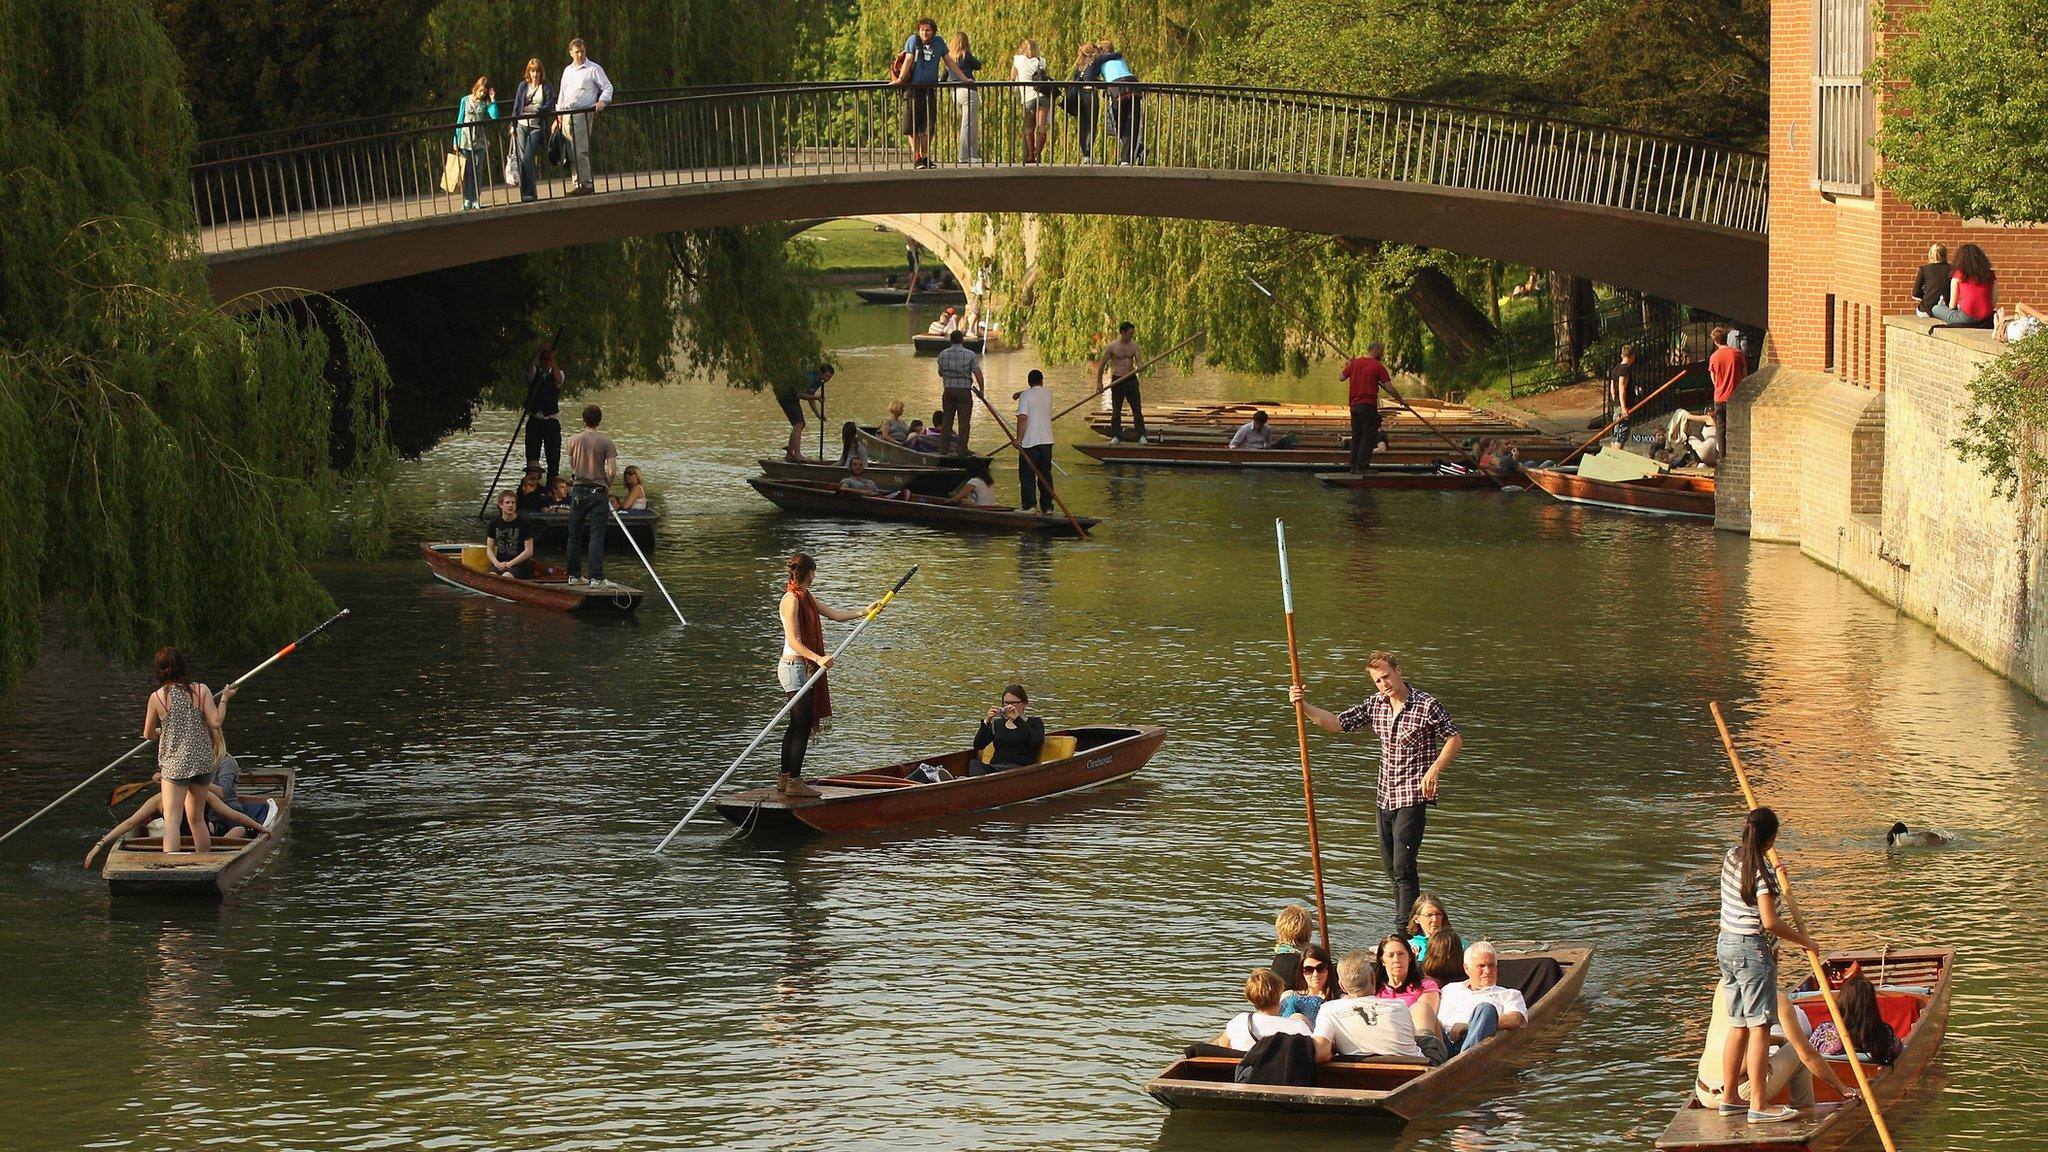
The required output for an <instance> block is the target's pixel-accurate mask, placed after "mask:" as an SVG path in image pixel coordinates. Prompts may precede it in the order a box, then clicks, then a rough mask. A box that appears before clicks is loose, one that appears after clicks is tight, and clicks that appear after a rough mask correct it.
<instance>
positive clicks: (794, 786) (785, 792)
mask: <svg viewBox="0 0 2048 1152" xmlns="http://www.w3.org/2000/svg"><path fill="white" fill-rule="evenodd" d="M775 791H776V793H777V794H778V795H781V796H788V797H790V798H791V799H795V800H815V799H817V798H818V797H820V796H823V795H824V793H823V792H820V791H818V790H817V789H816V788H813V787H811V786H810V785H809V784H806V783H804V781H803V777H801V776H791V775H789V774H788V773H783V774H782V775H780V776H777V777H776V778H775Z"/></svg>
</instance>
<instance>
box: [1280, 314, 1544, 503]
mask: <svg viewBox="0 0 2048 1152" xmlns="http://www.w3.org/2000/svg"><path fill="white" fill-rule="evenodd" d="M1245 280H1246V281H1247V282H1248V283H1250V284H1251V286H1252V287H1254V288H1257V289H1258V290H1259V292H1260V293H1261V294H1262V295H1264V296H1265V297H1266V299H1268V300H1271V301H1272V302H1273V303H1274V304H1277V305H1279V307H1280V310H1281V311H1282V312H1285V313H1286V314H1287V315H1288V316H1289V317H1291V318H1292V319H1293V320H1294V321H1295V322H1297V323H1299V324H1301V325H1303V326H1304V327H1306V328H1307V329H1308V330H1309V331H1310V332H1311V333H1313V334H1314V335H1315V338H1316V339H1318V340H1321V341H1322V342H1323V343H1324V344H1326V345H1328V346H1329V349H1330V351H1332V352H1335V353H1336V354H1337V355H1339V356H1343V357H1346V358H1348V357H1349V356H1350V355H1351V353H1349V352H1347V351H1345V349H1344V346H1343V345H1341V344H1339V343H1337V342H1336V341H1335V340H1332V339H1331V338H1330V337H1329V336H1328V335H1326V334H1325V333H1324V332H1323V330H1322V329H1320V328H1318V327H1316V326H1315V325H1314V324H1311V323H1309V322H1308V320H1307V319H1306V318H1305V317H1303V316H1302V315H1301V314H1300V313H1298V312H1296V311H1295V310H1294V309H1292V308H1289V307H1288V306H1287V305H1285V304H1281V303H1280V297H1278V296H1275V295H1274V294H1273V290H1272V289H1271V288H1268V287H1266V286H1265V285H1264V284H1261V283H1259V282H1258V281H1257V280H1253V279H1252V278H1251V277H1249V276H1247V277H1245ZM1380 387H1382V388H1384V389H1386V391H1387V395H1389V396H1392V397H1393V398H1394V403H1396V404H1399V405H1400V406H1401V407H1402V408H1403V409H1405V410H1406V411H1407V413H1408V414H1409V415H1410V416H1413V417H1415V418H1416V419H1417V420H1420V421H1421V422H1422V426H1423V427H1424V428H1427V429H1429V430H1430V432H1431V433H1432V434H1433V435H1435V436H1436V438H1437V439H1439V440H1441V441H1443V442H1444V445H1445V446H1446V447H1448V448H1449V449H1450V450H1451V451H1453V452H1456V453H1457V454H1458V455H1460V456H1463V457H1464V458H1466V459H1467V460H1470V461H1472V463H1473V464H1474V465H1475V466H1476V467H1478V469H1479V470H1480V471H1481V472H1484V473H1486V478H1487V479H1489V480H1491V481H1493V482H1494V483H1496V484H1498V485H1500V486H1501V487H1503V488H1509V487H1513V488H1521V487H1524V485H1523V483H1522V482H1520V481H1516V480H1514V479H1513V478H1512V477H1507V476H1502V475H1500V474H1499V473H1497V472H1495V471H1493V470H1492V469H1491V468H1488V467H1486V466H1485V465H1484V464H1480V463H1479V457H1477V456H1474V455H1473V454H1472V453H1471V452H1469V451H1467V450H1466V449H1465V447H1464V446H1463V445H1461V444H1458V443H1457V442H1456V441H1453V440H1452V439H1451V438H1450V437H1449V436H1446V435H1444V434H1443V430H1442V429H1440V428H1438V427H1437V426H1436V425H1435V424H1434V423H1432V422H1431V421H1430V419H1429V417H1427V416H1424V415H1423V414H1422V413H1420V412H1417V411H1416V410H1415V409H1414V407H1413V406H1411V405H1410V404H1409V403H1408V401H1407V400H1405V399H1403V398H1402V396H1401V393H1399V392H1398V391H1395V389H1394V385H1393V384H1392V382H1388V383H1386V384H1382V385H1380Z"/></svg>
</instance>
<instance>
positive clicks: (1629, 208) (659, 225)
mask: <svg viewBox="0 0 2048 1152" xmlns="http://www.w3.org/2000/svg"><path fill="white" fill-rule="evenodd" d="M1060 87H1065V86H1060ZM980 88H981V90H982V92H981V106H980V121H981V123H980V127H981V133H980V135H981V146H980V162H979V163H965V162H961V160H960V158H959V156H958V155H957V149H956V132H955V126H954V123H953V117H954V112H953V103H952V101H950V100H941V101H939V102H938V120H937V124H936V133H935V139H936V141H937V142H936V144H935V146H934V154H935V158H936V159H937V160H938V161H939V166H938V168H937V169H936V170H921V169H918V168H916V167H914V165H913V162H912V157H911V155H910V152H909V151H908V149H907V145H906V141H905V139H904V138H903V137H902V136H901V135H900V134H899V133H898V116H899V106H900V101H901V100H902V90H900V89H896V88H890V87H887V86H885V85H877V84H826V85H807V86H783V87H747V88H737V89H717V90H686V91H684V92H682V93H681V94H676V95H666V96H662V97H659V98H654V99H644V100H627V101H624V102H621V103H618V104H614V105H612V106H611V107H610V108H608V109H606V110H605V111H604V112H602V113H598V114H596V116H595V119H596V121H597V130H596V132H595V134H594V139H595V142H596V143H595V150H594V157H595V162H596V169H597V173H598V187H599V189H600V192H601V194H600V195H595V196H573V197H572V196H567V195H566V194H565V193H566V192H567V189H568V184H567V182H566V181H565V180H563V179H562V178H561V177H560V176H559V174H558V171H557V170H554V169H549V170H548V173H549V174H550V177H551V178H549V179H544V180H543V181H542V182H541V188H540V195H541V198H540V200H539V201H538V202H536V203H531V204H520V203H518V202H517V193H516V190H515V189H511V188H508V187H506V186H505V185H504V184H503V182H502V179H500V178H499V177H501V175H502V171H503V167H504V161H505V150H506V148H507V145H508V141H509V138H510V132H509V131H508V126H509V122H503V121H501V122H497V123H491V124H487V125H483V129H484V130H483V133H482V134H483V137H484V139H485V140H486V142H487V154H486V166H487V169H488V172H489V174H490V176H491V177H492V178H491V179H490V180H489V181H488V184H487V187H488V189H489V191H488V192H487V193H486V194H485V197H484V199H485V203H486V205H487V208H486V210H485V211H481V212H463V211H461V210H460V209H461V196H460V194H459V192H458V193H457V194H453V195H451V194H447V193H444V192H442V191H441V189H440V187H439V181H440V178H441V175H442V170H443V163H444V161H445V159H446V156H447V153H448V149H449V146H450V144H451V142H452V132H453V128H454V126H453V125H452V124H445V123H444V124H417V123H413V124H407V123H395V122H382V123H368V124H359V125H356V126H343V127H342V128H341V129H340V130H329V131H325V132H321V131H314V132H310V133H309V132H294V133H276V134H270V135H268V136H263V137H249V138H242V139H240V140H236V141H222V142H217V143H215V144H212V145H209V146H208V147H207V148H206V149H205V150H204V151H203V152H202V156H201V159H200V161H199V162H198V163H196V164H195V165H194V166H193V168H192V198H193V208H194V211H195V213H196V214H197V217H198V219H199V221H200V224H201V229H200V234H199V245H200V248H201V250H202V252H203V253H204V254H205V257H206V260H207V263H208V265H209V267H210V269H211V271H212V277H213V289H214V294H215V296H216V298H219V299H222V300H228V299H232V298H234V297H237V296H240V295H242V294H244V293H247V292H251V291H255V290H258V289H264V288H272V287H281V288H289V289H298V290H306V291H326V290H332V289H336V288H345V287H350V286H352V285H356V284H363V283H370V282H374V281H379V280H387V279H392V278H395V277H399V276H407V275H412V274H415V273H420V272H427V271H432V270H435V269H439V268H447V267H452V266H456V265H461V264H468V263H472V262H475V261H479V260H487V259H493V258H496V257H501V256H509V255H517V254H521V253H526V252H534V251H540V250H544V249H549V248H557V247H562V246H565V245H572V244H584V243H591V242H595V241H601V240H609V239H616V238H619V237H624V236H633V235H643V234H652V233H660V232H669V231H675V230H679V229H686V228H701V227H711V226H719V225H733V224H758V223H767V222H771V221H788V220H808V219H816V218H819V217H830V216H882V215H895V214H905V213H921V212H1066V213H1097V214H1108V215H1125V216H1160V217H1180V218H1190V219H1208V220H1227V221H1234V222H1238V223H1244V224H1260V225H1272V226H1277V227H1282V228H1291V229H1297V230H1301V231H1308V232H1321V233H1329V234H1333V235H1347V236H1363V237H1371V238H1374V239H1380V240H1387V241H1394V242H1399V243H1407V244H1418V245H1424V246H1427V247H1432V248H1442V249H1446V250H1449V251H1453V252H1460V253H1465V254H1468V255H1474V256H1484V257H1489V258H1492V259H1497V260H1506V261H1513V262H1516V263H1522V264H1529V265H1533V266H1535V267H1539V268H1547V269H1555V270H1558V271H1562V272H1568V273H1572V274H1575V275H1580V276H1585V277H1589V278H1591V279H1594V280H1598V281H1601V282H1603V283H1608V284H1614V285H1617V286H1620V287H1623V288H1629V289H1635V290H1640V291H1644V292H1649V293H1652V294H1655V295H1658V296H1663V297H1666V298H1669V299H1674V300H1680V301H1684V302H1686V303H1690V304H1694V305H1697V306H1700V307H1703V308H1706V309H1709V310H1711V311H1714V312H1718V313H1721V314H1723V315H1726V316H1730V317H1733V318H1734V319H1737V320H1740V321H1744V322H1747V323H1762V322H1763V321H1764V319H1765V317H1764V298H1765V283H1764V281H1765V232H1764V229H1765V197H1766V192H1767V184H1766V181H1767V166H1766V161H1765V158H1764V157H1763V156H1762V155H1760V154H1757V153H1753V152H1744V151H1738V150H1734V149H1728V148H1723V147H1719V146H1716V145H1711V144H1705V143H1701V142H1698V141H1690V140H1679V139H1670V138H1665V137H1658V136H1649V135H1643V134H1640V133H1632V132H1625V131H1620V130H1617V129H1612V128H1603V127H1599V126H1595V125H1587V124H1579V123H1573V122H1568V121H1559V120H1549V119H1540V118H1534V117H1524V116H1515V115H1509V114H1505V113H1498V112H1488V111H1483V110H1477V109H1470V108H1458V107H1450V106H1444V105H1431V104H1418V103H1410V102H1404V101H1391V100H1381V99H1374V98H1370V97H1363V96H1352V95H1346V94H1342V93H1327V92H1299V91H1276V90H1270V89H1252V88H1230V87H1209V86H1192V85H1147V86H1145V87H1144V88H1143V89H1142V90H1141V93H1142V94H1141V96H1140V97H1139V101H1138V108H1139V115H1138V117H1136V120H1137V131H1136V133H1135V141H1136V143H1137V144H1138V146H1139V147H1140V148H1141V150H1142V151H1141V154H1140V155H1139V156H1138V157H1137V158H1136V159H1137V161H1138V162H1136V163H1134V164H1131V165H1128V166H1124V165H1119V164H1117V163H1115V160H1116V158H1117V156H1116V153H1117V149H1118V146H1119V140H1118V136H1117V133H1116V132H1115V131H1114V127H1115V125H1114V124H1113V122H1111V123H1104V124H1103V125H1102V127H1101V131H1100V132H1099V133H1098V134H1097V138H1096V139H1095V141H1094V152H1095V154H1094V156H1093V157H1089V158H1086V159H1092V160H1093V161H1094V163H1092V164H1090V163H1085V162H1084V157H1083V155H1082V154H1081V152H1080V149H1079V141H1078V139H1077V134H1076V125H1077V121H1076V120H1075V119H1074V118H1072V117H1070V116H1068V115H1066V114H1065V113H1064V112H1056V113H1055V115H1054V119H1053V131H1054V138H1053V143H1052V145H1051V147H1050V148H1049V149H1048V151H1047V154H1046V156H1045V157H1044V158H1043V162H1041V163H1038V164H1034V165H1027V164H1025V163H1023V159H1024V144H1023V141H1024V123H1023V114H1022V110H1021V102H1020V101H1019V100H1018V99H1017V93H1016V90H1015V88H1016V86H1014V85H1006V84H983V85H980ZM1089 94H1090V95H1091V96H1092V95H1097V94H1098V93H1097V92H1090V93H1089ZM1061 95H1065V93H1061ZM1108 103H1110V102H1109V101H1104V104H1105V105H1107V104H1108ZM1122 106H1123V107H1126V108H1127V107H1129V104H1128V103H1127V102H1126V103H1124V104H1123V105H1122ZM1128 123H1129V121H1128V120H1127V121H1126V125H1128Z"/></svg>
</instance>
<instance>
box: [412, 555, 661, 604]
mask: <svg viewBox="0 0 2048 1152" xmlns="http://www.w3.org/2000/svg"><path fill="white" fill-rule="evenodd" d="M463 547H464V545H461V544H422V545H420V554H421V555H422V556H424V557H425V558H426V561H427V570H428V571H429V572H432V573H433V574H434V578H435V579H436V580H439V581H441V582H442V583H444V584H452V585H454V586H455V587H457V588H461V589H463V590H464V591H468V592H475V593H478V594H480V595H484V596H489V597H492V598H493V599H497V600H510V601H512V602H514V603H517V604H531V605H532V606H534V607H536V608H546V609H548V610H550V611H553V612H589V613H611V612H631V611H633V610H634V609H636V608H638V607H640V599H641V597H642V595H643V593H642V592H641V591H640V590H639V589H638V588H629V587H627V586H626V585H624V584H613V585H611V586H609V587H607V588H602V589H597V590H591V589H588V588H581V587H577V588H572V587H570V586H569V585H568V583H567V582H566V576H565V574H564V573H563V571H562V569H560V568H558V567H556V566H555V565H553V564H541V563H535V564H534V566H533V571H534V578H533V579H531V580H514V579H512V578H511V577H509V576H500V575H498V574H497V573H495V572H475V571H471V570H470V569H469V568H467V567H465V566H464V565H463V563H462V549H463Z"/></svg>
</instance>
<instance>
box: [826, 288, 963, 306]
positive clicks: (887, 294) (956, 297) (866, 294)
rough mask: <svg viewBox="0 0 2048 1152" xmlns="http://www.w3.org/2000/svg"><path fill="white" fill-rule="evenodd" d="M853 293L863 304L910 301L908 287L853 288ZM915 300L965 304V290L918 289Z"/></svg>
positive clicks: (930, 302)
mask: <svg viewBox="0 0 2048 1152" xmlns="http://www.w3.org/2000/svg"><path fill="white" fill-rule="evenodd" d="M853 294H854V295H855V296H858V297H860V298H861V302H862V303H863V304H904V303H908V302H909V301H910V290H909V289H908V288H889V287H883V288H855V289H854V290H853ZM917 302H918V303H920V304H965V303H967V290H966V289H965V288H928V289H920V290H919V291H918V293H917Z"/></svg>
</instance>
